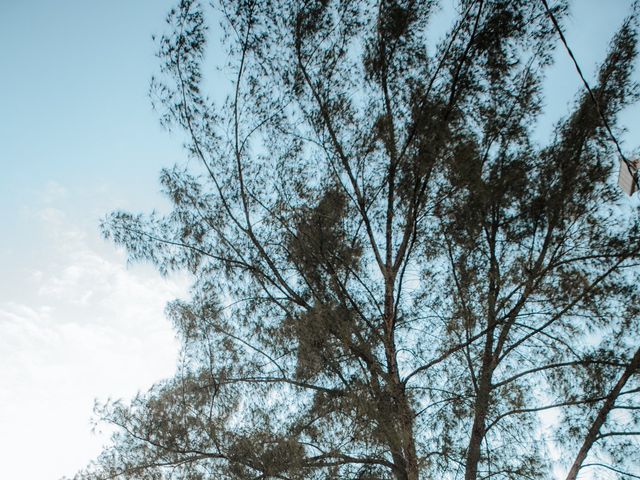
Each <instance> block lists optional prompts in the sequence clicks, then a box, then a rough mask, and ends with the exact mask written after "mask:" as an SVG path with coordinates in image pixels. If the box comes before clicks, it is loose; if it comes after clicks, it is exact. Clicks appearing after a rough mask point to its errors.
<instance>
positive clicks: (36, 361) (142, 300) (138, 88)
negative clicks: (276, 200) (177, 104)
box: [0, 0, 640, 480]
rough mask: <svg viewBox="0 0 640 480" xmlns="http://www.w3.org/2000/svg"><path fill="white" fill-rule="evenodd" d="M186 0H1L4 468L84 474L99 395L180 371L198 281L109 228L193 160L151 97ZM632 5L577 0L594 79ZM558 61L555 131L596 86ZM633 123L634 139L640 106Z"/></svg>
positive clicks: (552, 83)
mask: <svg viewBox="0 0 640 480" xmlns="http://www.w3.org/2000/svg"><path fill="white" fill-rule="evenodd" d="M173 3H174V2H173V1H169V0H108V1H107V0H92V1H87V0H0V229H1V230H0V231H1V232H2V235H0V459H1V462H2V467H1V469H2V473H1V476H2V477H3V478H10V479H16V480H54V479H58V478H60V477H62V476H64V475H67V476H71V475H73V473H74V472H75V471H77V470H78V469H79V468H81V467H82V466H83V465H85V464H86V463H87V462H88V461H89V460H90V459H91V458H93V457H94V456H95V455H97V454H98V453H99V451H100V447H101V445H102V444H103V442H104V441H105V439H106V435H105V434H104V433H103V434H102V435H100V434H99V433H92V425H91V418H92V409H93V405H94V401H95V400H96V399H98V400H99V401H104V400H106V399H108V398H124V399H127V398H131V396H133V395H135V393H136V392H137V391H144V390H146V389H148V388H149V387H150V386H151V385H152V384H153V383H154V382H156V381H158V380H160V379H162V378H165V377H168V376H171V375H172V373H173V371H174V367H175V362H176V358H177V349H178V346H177V344H176V341H175V338H174V336H173V332H172V330H171V325H170V324H169V322H168V320H167V319H166V318H165V316H164V314H163V309H164V305H165V304H166V302H167V301H169V300H172V299H174V298H177V297H185V296H186V295H187V289H188V284H189V278H188V277H187V276H186V275H172V276H169V277H167V278H162V277H160V276H159V275H158V274H157V273H156V272H155V271H154V270H153V269H152V268H151V267H150V266H148V265H127V263H126V257H125V254H124V252H123V251H121V250H118V249H117V248H115V247H114V246H113V245H112V244H110V243H109V242H107V241H105V240H103V239H102V238H101V236H100V233H99V230H98V223H99V220H100V218H102V217H104V216H105V215H106V214H107V213H108V212H110V211H112V210H115V209H127V210H131V211H134V212H139V211H149V210H151V209H153V208H156V209H160V210H162V209H166V208H167V203H166V201H165V200H164V199H163V198H162V196H161V195H160V194H159V192H158V190H159V187H158V181H157V179H158V174H159V171H160V169H161V168H163V167H169V166H171V165H173V164H175V163H180V164H184V162H185V161H186V155H185V153H184V152H183V150H182V147H181V141H180V138H179V137H178V136H176V135H175V134H169V133H168V132H165V131H163V130H162V129H161V127H160V126H159V122H158V116H157V114H156V113H155V112H154V111H153V109H152V107H151V102H150V101H149V98H148V95H147V92H148V86H149V80H150V78H151V75H152V74H153V73H155V72H156V71H157V67H158V60H157V58H156V57H155V55H154V54H155V49H156V47H155V44H154V42H153V41H152V39H151V35H152V34H153V33H160V32H161V31H162V28H163V20H164V17H165V15H166V13H167V12H168V10H169V8H170V7H171V6H172V5H173ZM443 3H444V4H445V5H450V4H451V1H450V0H446V1H444V2H443ZM630 3H631V2H630V1H627V0H609V1H607V2H602V1H599V0H578V1H576V2H574V8H573V13H572V15H571V17H570V18H569V19H567V21H566V23H565V24H566V35H567V39H568V41H569V44H570V45H571V46H572V48H573V50H574V53H575V54H576V57H577V58H578V60H579V62H580V64H581V66H582V67H583V70H584V72H585V74H586V76H587V78H590V79H591V78H593V72H594V71H595V67H596V64H597V62H598V61H599V60H600V59H602V58H603V57H604V55H605V52H606V49H607V43H608V40H609V38H610V37H611V35H612V33H613V32H614V31H615V29H616V27H617V26H618V25H619V24H620V23H621V21H622V19H623V18H624V16H625V13H626V12H627V11H628V8H629V6H630ZM445 17H446V15H444V16H442V17H440V18H441V20H442V19H443V18H445ZM442 21H443V20H442ZM435 27H436V30H437V29H438V28H441V27H442V25H436V26H435ZM217 51H218V52H219V51H220V50H217ZM556 58H557V63H556V66H555V67H554V68H553V69H552V70H551V72H550V73H549V77H548V78H547V81H546V84H545V88H546V91H547V93H548V98H547V104H546V112H547V114H546V115H545V116H544V118H543V121H542V123H541V126H540V128H539V135H540V137H541V138H545V137H548V136H549V135H550V134H551V130H550V128H551V125H552V124H553V123H554V122H555V121H556V120H557V119H558V118H559V117H561V116H562V115H565V114H566V113H567V111H568V107H569V104H570V102H571V101H572V100H573V99H574V98H575V93H576V92H577V90H578V88H579V86H580V83H579V82H580V81H579V78H578V77H577V75H576V73H575V70H574V69H573V65H572V64H571V63H570V60H569V58H568V56H567V55H566V52H564V51H563V50H561V49H560V50H558V51H557V52H556ZM212 60H214V62H213V63H215V61H216V60H217V59H215V58H213V59H212ZM636 77H638V76H637V75H636ZM218 78H220V77H218ZM638 78H640V77H638ZM215 87H218V86H217V85H215ZM220 87H221V88H223V89H224V88H225V86H224V85H222V86H220ZM621 120H622V121H621V124H622V125H625V126H626V127H627V129H628V131H627V133H626V134H624V135H621V139H622V140H623V146H624V147H625V148H626V149H627V151H629V150H633V149H634V148H635V147H637V146H638V145H639V144H640V142H638V138H640V109H639V108H637V107H634V108H631V109H628V110H626V111H624V112H623V114H622V117H621Z"/></svg>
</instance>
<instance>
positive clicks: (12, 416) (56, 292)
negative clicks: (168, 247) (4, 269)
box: [0, 187, 187, 480]
mask: <svg viewBox="0 0 640 480" xmlns="http://www.w3.org/2000/svg"><path fill="white" fill-rule="evenodd" d="M54 190H55V191H57V192H58V193H59V192H60V191H63V190H64V189H63V188H62V187H61V188H60V189H58V190H56V189H54ZM65 192H66V191H65ZM37 218H38V219H39V221H40V227H44V230H45V232H46V238H44V239H40V240H42V241H43V243H44V244H46V245H47V247H46V248H47V252H46V255H45V256H44V258H45V261H43V262H42V261H41V262H42V263H41V264H39V265H30V266H28V275H27V276H28V278H27V280H26V284H28V285H29V286H30V289H29V291H28V292H26V294H25V295H23V296H22V297H21V300H20V302H16V301H13V300H11V299H7V300H3V299H2V297H0V359H2V361H1V362H0V385H2V388H1V389H0V425H2V430H1V431H0V451H1V452H2V457H3V477H6V478H23V479H42V480H46V479H55V478H59V477H60V476H62V475H71V474H73V473H74V471H75V470H77V469H78V468H80V467H82V466H83V465H84V464H85V463H86V462H87V461H88V460H89V459H90V458H92V457H93V456H95V455H96V454H97V453H98V451H99V449H100V446H101V445H102V442H103V440H104V439H103V438H100V437H96V436H94V435H92V434H91V433H90V424H89V421H90V418H91V415H92V408H93V403H94V399H95V398H96V397H98V398H100V399H103V400H104V399H106V398H107V397H113V398H118V397H130V396H132V395H133V394H135V392H136V391H138V390H144V389H146V388H148V387H149V386H150V385H151V384H152V383H153V382H155V381H157V380H159V379H161V378H164V377H167V376H170V375H171V374H172V373H173V371H174V366H175V360H176V352H177V346H176V343H175V340H174V336H173V332H172V330H171V326H170V324H169V322H168V320H166V318H165V317H164V313H163V312H164V306H165V304H166V302H167V301H168V300H171V299H173V298H176V297H178V296H182V295H184V294H185V291H186V285H187V279H186V278H184V277H176V278H169V279H163V278H161V277H160V276H159V275H158V274H156V273H155V272H153V270H151V269H149V268H129V269H128V268H126V267H125V259H124V256H123V255H122V253H118V252H116V251H115V249H113V248H111V247H108V248H107V247H106V246H105V244H104V243H103V242H102V241H101V240H100V239H99V238H98V234H97V232H95V230H94V231H83V230H82V229H81V228H80V227H78V226H76V225H74V224H73V222H72V221H71V220H70V218H68V216H67V215H66V214H65V212H64V211H62V210H59V209H56V208H54V207H53V206H51V205H49V206H47V207H46V208H44V209H42V210H41V211H40V212H39V215H38V217H37ZM9 273H10V272H9ZM34 450H38V452H39V453H38V460H37V461H33V451H34Z"/></svg>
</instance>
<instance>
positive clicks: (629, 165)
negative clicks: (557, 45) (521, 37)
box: [542, 0, 640, 190]
mask: <svg viewBox="0 0 640 480" xmlns="http://www.w3.org/2000/svg"><path fill="white" fill-rule="evenodd" d="M542 4H543V5H544V8H545V10H546V12H547V15H548V16H549V18H550V19H551V22H553V26H554V27H555V28H556V31H557V32H558V35H559V36H560V40H561V41H562V44H563V45H564V48H565V50H566V51H567V53H568V54H569V56H570V57H571V60H573V65H574V66H575V68H576V71H577V72H578V75H580V79H581V80H582V83H583V84H584V86H585V88H586V89H587V91H588V92H589V96H590V97H591V100H592V101H593V104H594V105H595V107H596V112H598V115H599V116H600V118H601V119H602V123H603V124H604V127H605V128H606V129H607V132H608V133H609V136H610V137H611V140H613V143H614V144H615V146H616V149H617V150H618V154H619V155H620V158H621V159H622V161H623V162H624V163H625V165H626V166H627V168H628V169H629V174H630V175H631V178H632V179H633V182H634V183H635V187H636V189H638V190H640V182H639V180H638V177H637V175H636V174H635V173H634V170H635V168H634V166H633V165H632V163H631V162H630V161H629V160H628V159H627V157H626V156H625V155H624V153H622V148H620V143H618V140H617V139H616V137H615V135H614V134H613V131H612V130H611V127H610V126H609V122H608V121H607V119H606V117H605V116H604V115H603V113H602V110H600V105H599V104H598V100H597V99H596V96H595V95H594V94H593V90H591V87H590V86H589V82H587V79H586V78H584V75H583V74H582V69H581V68H580V65H578V61H577V60H576V57H575V56H574V55H573V52H572V51H571V48H570V47H569V45H568V44H567V39H566V38H565V36H564V33H562V29H561V28H560V25H559V24H558V21H557V20H556V17H555V16H554V15H553V12H552V11H551V9H550V8H549V4H548V3H547V0H542Z"/></svg>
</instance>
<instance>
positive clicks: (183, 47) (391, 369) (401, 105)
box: [77, 0, 640, 480]
mask: <svg viewBox="0 0 640 480" xmlns="http://www.w3.org/2000/svg"><path fill="white" fill-rule="evenodd" d="M439 8H440V6H439V3H438V2H437V1H435V0H423V1H419V0H381V1H377V2H374V1H371V0H304V1H302V0H301V1H297V2H292V1H285V0H224V1H220V2H216V3H215V4H214V5H212V6H211V8H209V7H208V6H204V5H202V4H201V3H200V2H197V1H193V0H182V1H180V3H179V5H178V6H177V7H176V8H175V9H174V10H172V11H171V12H170V13H169V15H168V18H167V24H168V26H167V33H166V34H164V35H163V36H161V37H160V38H159V58H160V60H161V62H162V64H161V65H162V69H161V70H162V71H161V75H160V76H158V77H157V78H155V79H154V81H153V82H152V97H153V99H154V102H155V104H156V106H157V108H158V110H159V111H160V114H161V119H162V121H163V123H164V124H165V125H167V126H168V127H170V128H175V129H177V130H179V131H182V132H184V133H186V136H187V138H188V140H187V144H186V148H187V151H188V154H189V156H190V158H191V159H192V161H191V162H190V165H191V166H190V167H189V168H186V167H180V166H176V167H174V168H170V169H165V170H163V171H162V173H161V184H162V187H163V190H164V192H165V193H166V195H167V196H168V198H169V199H170V200H171V203H172V208H171V211H170V212H168V213H167V214H159V213H151V214H148V215H138V214H132V213H127V212H120V211H118V212H114V213H113V214H111V215H110V216H108V217H107V218H106V219H105V221H104V223H103V232H104V234H105V235H106V236H107V237H108V238H111V239H113V241H114V242H115V243H117V244H119V245H123V246H125V247H126V249H127V251H128V252H129V256H130V259H131V260H133V261H150V262H152V263H153V264H154V265H155V266H156V267H157V268H158V269H159V271H160V272H161V273H167V272H169V271H174V270H188V271H190V272H192V273H193V285H192V287H191V290H190V296H191V298H190V299H189V300H188V301H186V300H182V301H174V302H172V303H171V304H169V306H168V308H167V312H168V315H169V317H170V318H171V320H172V321H173V323H174V325H175V329H176V332H177V334H178V336H179V338H180V341H181V345H182V353H181V358H180V363H179V366H178V369H177V373H176V375H175V377H174V378H171V379H168V380H166V381H164V382H162V383H159V384H157V385H155V386H154V387H153V388H152V389H151V390H149V391H148V392H146V393H142V394H140V395H139V396H138V397H136V398H135V399H134V400H133V401H132V402H131V403H123V402H112V403H108V404H107V405H105V406H103V407H102V408H101V409H100V410H99V412H98V413H99V416H100V418H101V419H102V420H104V421H106V422H109V423H111V424H114V425H116V426H117V427H118V428H117V430H116V433H115V434H114V436H113V439H112V443H111V445H110V446H108V447H107V448H106V449H105V450H104V451H103V453H102V454H101V456H100V457H99V458H98V459H97V460H96V461H95V462H93V463H92V464H91V465H90V466H89V467H87V469H86V470H85V471H83V472H81V473H79V474H78V475H77V478H78V479H84V478H87V479H88V478H91V479H95V478H125V479H129V478H130V479H134V478H135V479H164V478H167V479H168V478H174V479H194V480H195V479H209V478H212V479H213V478H215V479H218V478H222V479H224V478H226V479H238V480H240V479H332V478H339V479H363V480H364V479H368V480H373V479H392V478H393V479H398V480H417V479H419V478H422V479H426V478H442V479H454V478H464V479H465V480H479V479H488V478H493V479H533V478H553V475H554V474H553V468H554V467H556V465H554V464H553V462H552V460H551V457H552V455H551V451H552V450H555V451H556V452H557V451H560V452H562V455H561V456H562V458H563V465H562V467H564V471H565V472H568V473H566V475H567V477H566V478H567V479H575V478H576V476H577V474H578V472H583V473H584V472H587V471H591V472H595V473H594V474H597V475H598V476H599V477H598V478H601V477H600V476H602V475H614V476H615V475H617V476H620V477H621V478H629V477H633V475H639V474H640V470H639V469H640V458H639V456H638V454H637V452H638V451H639V449H640V441H639V439H640V437H639V436H638V435H639V432H638V430H640V340H639V339H640V315H639V314H640V311H639V310H640V290H639V289H638V285H639V280H640V278H639V273H640V270H639V269H638V262H639V261H640V231H639V227H640V224H639V216H638V212H637V211H633V209H632V208H631V207H630V204H629V203H628V201H627V200H625V199H624V198H625V197H623V194H622V193H621V192H620V191H619V190H618V187H617V185H616V181H615V176H616V175H617V165H618V160H617V152H616V150H615V149H614V145H613V144H612V141H611V138H610V132H609V131H608V128H609V127H611V129H612V132H617V131H618V127H617V126H616V125H617V124H616V118H617V114H618V113H619V112H620V111H621V109H623V108H624V107H625V106H627V105H629V104H631V103H633V102H635V101H636V99H637V89H636V85H635V84H634V83H633V82H632V80H631V73H632V67H633V64H634V62H635V60H636V56H637V29H638V27H637V19H636V16H635V11H632V12H631V16H630V17H629V18H628V19H627V20H626V21H625V22H624V23H623V24H622V25H621V26H620V28H619V30H618V31H617V33H616V35H615V36H614V38H613V39H612V40H611V44H610V48H609V51H608V54H607V56H606V58H604V59H603V60H602V63H601V65H600V67H599V70H598V74H597V78H595V79H594V80H593V85H592V86H591V89H592V93H593V97H592V96H591V95H590V94H589V93H588V92H587V91H580V92H577V95H576V99H575V102H574V104H573V107H572V109H571V111H570V112H569V113H568V114H567V116H566V117H565V118H563V119H560V120H559V121H558V123H557V124H556V126H555V128H554V130H553V135H552V136H551V138H550V139H549V141H548V142H547V143H546V144H540V142H539V141H536V140H535V139H534V128H535V126H536V122H537V121H538V119H539V118H540V115H541V114H542V112H543V105H544V102H543V101H544V98H543V93H544V92H543V89H542V81H543V80H544V75H545V71H546V69H547V68H548V67H549V66H550V64H551V62H552V55H553V52H554V48H556V46H557V45H558V31H557V28H556V26H555V25H554V22H553V21H552V19H551V17H552V16H553V17H554V19H558V22H559V25H560V24H561V23H562V18H563V17H564V15H565V13H566V11H567V8H568V7H567V5H566V4H565V3H563V2H556V3H555V4H553V5H551V7H549V5H547V4H546V2H544V1H542V2H541V1H530V0H509V1H507V0H460V1H458V2H457V4H456V18H455V20H454V22H453V23H452V25H451V28H450V30H449V31H448V33H447V34H446V35H444V36H443V37H442V39H441V40H440V41H439V42H436V41H434V38H433V35H432V34H431V32H432V27H433V23H432V20H433V16H434V15H435V14H436V13H437V11H438V9H439ZM216 20H220V28H221V30H220V31H222V32H223V33H224V35H223V36H222V37H223V38H222V41H223V46H224V47H225V48H226V49H227V52H228V54H229V59H230V60H229V64H228V65H227V66H226V67H225V68H226V70H225V71H226V72H227V73H229V72H231V73H232V75H233V78H232V81H231V84H232V92H231V94H230V95H229V96H228V97H227V100H226V101H225V102H224V103H222V104H220V103H218V104H216V103H215V102H213V101H212V100H211V99H210V97H209V96H208V94H207V91H208V89H209V88H219V87H218V86H215V85H213V86H212V85H211V83H210V82H208V76H207V74H208V70H207V69H208V68H209V67H210V66H209V65H208V62H207V61H206V60H207V58H206V51H207V46H208V45H207V40H208V39H209V37H210V35H211V32H210V31H209V27H208V25H212V24H213V25H215V21H216ZM209 48H220V46H219V45H209ZM636 478H637V477H636Z"/></svg>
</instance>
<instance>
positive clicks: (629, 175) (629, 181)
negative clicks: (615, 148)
mask: <svg viewBox="0 0 640 480" xmlns="http://www.w3.org/2000/svg"><path fill="white" fill-rule="evenodd" d="M638 170H640V160H638V159H636V160H632V161H630V162H625V161H624V160H623V159H620V173H619V175H618V185H620V188H622V190H623V191H624V193H626V194H627V195H629V196H631V195H633V194H634V193H636V192H637V191H638Z"/></svg>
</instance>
